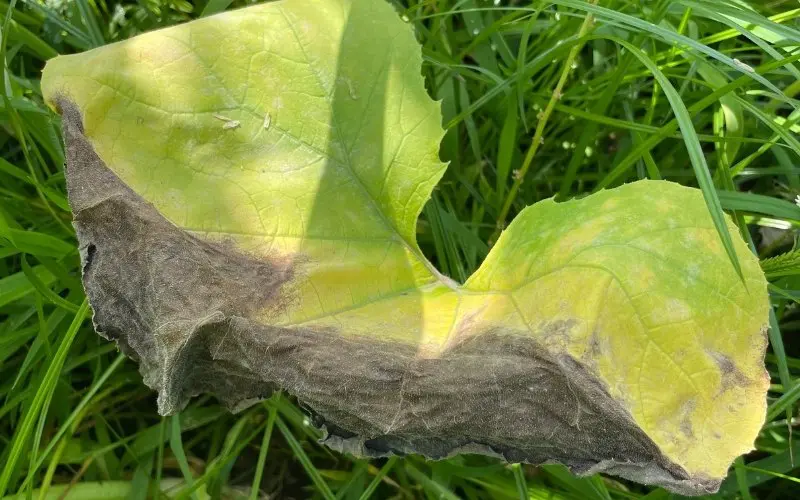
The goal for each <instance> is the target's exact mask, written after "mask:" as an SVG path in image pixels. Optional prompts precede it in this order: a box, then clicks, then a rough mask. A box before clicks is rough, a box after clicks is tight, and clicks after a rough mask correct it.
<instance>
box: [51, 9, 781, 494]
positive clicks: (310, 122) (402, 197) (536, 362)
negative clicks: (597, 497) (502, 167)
mask: <svg viewBox="0 0 800 500" xmlns="http://www.w3.org/2000/svg"><path fill="white" fill-rule="evenodd" d="M421 63H422V59H421V55H420V49H419V46H418V45H417V43H416V41H415V39H414V34H413V32H412V30H411V28H410V26H408V25H406V24H404V23H403V22H401V21H400V20H399V18H398V16H397V15H396V13H395V12H393V10H392V9H391V7H389V5H388V4H385V3H384V2H382V1H381V0H352V1H348V0H325V1H319V2H315V3H314V5H313V7H311V6H308V5H307V3H306V2H302V1H300V0H284V1H282V2H274V3H269V4H265V5H259V6H254V7H249V8H246V9H242V10H237V11H232V12H226V13H223V14H220V15H217V16H212V17H209V18H205V19H201V20H198V21H194V22H192V23H188V24H185V25H182V26H177V27H173V28H169V29H165V30H160V31H156V32H153V33H149V34H145V35H142V36H139V37H136V38H134V39H131V40H128V41H126V42H122V43H118V44H114V45H110V46H107V47H103V48H100V49H96V50H92V51H90V52H86V53H84V54H78V55H72V56H62V57H59V58H56V59H54V60H51V61H50V62H48V65H47V67H46V69H45V72H44V78H43V82H42V87H43V90H44V93H45V96H46V99H47V100H48V102H49V103H50V104H51V105H52V106H53V107H55V108H56V109H57V110H59V111H60V113H61V114H62V118H63V119H62V122H63V126H64V133H65V140H66V144H67V159H68V164H67V172H66V175H67V183H68V194H69V201H70V205H71V208H72V210H73V213H74V214H75V215H74V216H75V221H74V224H75V227H76V232H77V235H78V238H79V243H80V253H81V258H82V262H83V270H84V274H83V279H84V284H85V287H86V291H87V294H88V296H89V299H90V301H91V304H92V306H93V308H94V312H95V314H94V322H95V327H96V329H97V330H98V332H99V333H100V334H102V335H103V336H105V337H107V338H110V339H114V340H116V341H117V342H118V344H119V346H120V348H121V349H122V350H123V351H124V352H125V353H127V354H129V355H130V356H132V357H134V358H135V359H138V360H139V361H140V365H141V371H142V373H143V375H144V380H145V382H146V383H147V384H148V385H149V386H150V387H153V388H154V389H157V390H158V391H159V398H158V404H159V410H160V412H162V413H163V414H172V413H176V412H178V411H180V410H181V409H182V408H184V407H185V405H186V403H187V400H188V399H189V398H190V397H191V396H193V395H195V394H198V393H201V392H213V393H215V394H216V395H217V396H218V397H219V398H220V399H222V400H223V401H224V402H225V403H226V404H227V405H228V406H230V407H232V408H241V407H242V406H245V405H247V404H250V403H251V402H252V401H253V400H254V399H256V398H263V397H266V396H267V395H268V394H269V393H270V392H271V391H273V390H274V389H275V388H282V389H285V390H287V391H288V392H290V393H292V394H294V395H295V396H297V397H298V398H299V399H300V400H301V401H302V402H303V403H304V405H305V407H306V408H308V409H309V410H310V411H311V412H312V413H313V415H312V416H313V421H314V422H315V423H316V424H317V425H319V426H322V427H324V428H325V430H326V434H325V436H324V438H323V442H324V443H325V444H327V445H328V446H330V447H332V448H334V449H337V450H340V451H346V452H350V453H353V454H356V455H365V456H386V455H391V454H405V453H411V452H417V453H421V454H424V455H426V456H428V457H432V458H440V457H445V456H448V455H451V454H454V453H460V452H477V453H484V454H489V455H494V456H500V457H502V458H504V459H506V460H509V461H513V462H522V461H524V462H529V463H542V462H545V461H557V462H561V463H564V464H566V465H568V466H569V467H570V468H571V470H572V471H573V472H576V473H580V474H591V473H594V472H598V471H606V472H609V473H612V474H616V475H619V476H622V477H626V478H630V479H634V480H637V481H640V482H645V483H650V484H659V485H663V486H665V487H667V488H669V489H671V490H672V491H676V492H680V493H688V494H699V493H704V492H710V491H714V490H716V488H718V486H719V484H720V481H721V479H722V478H723V477H725V475H726V471H727V468H728V467H729V465H730V464H731V462H732V461H733V459H734V458H735V457H736V456H737V455H739V454H741V453H744V452H747V451H748V450H750V449H751V448H752V445H753V440H754V438H755V436H756V435H757V433H758V430H759V428H760V426H761V424H762V422H763V420H764V416H765V412H766V400H765V393H766V390H767V387H768V384H769V379H768V377H767V374H766V371H765V369H764V365H763V356H764V349H765V345H766V339H765V329H766V324H767V320H768V310H769V303H768V296H767V290H766V281H765V279H764V275H763V273H762V271H761V269H760V268H759V264H758V260H757V259H756V258H755V256H754V255H752V254H751V253H750V252H749V249H748V248H747V246H746V245H745V243H744V242H743V241H742V240H741V238H740V237H739V236H738V232H737V231H736V230H735V229H736V228H735V226H733V223H732V222H731V221H730V219H729V218H724V219H721V220H722V221H723V222H722V224H723V227H724V226H725V225H726V224H727V227H728V229H729V232H730V234H731V242H732V243H731V245H732V246H731V250H732V251H734V252H735V254H736V257H737V258H738V261H739V262H740V264H741V270H742V276H743V279H740V277H739V276H738V275H737V273H736V271H735V269H734V268H733V266H731V265H730V261H729V258H728V254H727V253H726V250H725V248H724V247H723V246H722V244H721V242H720V239H719V237H718V235H717V231H716V229H715V225H714V221H713V220H712V218H711V216H710V215H709V212H708V209H707V208H706V205H705V203H704V199H703V196H702V193H701V192H700V191H698V190H696V189H690V188H685V187H681V186H679V185H677V184H673V183H669V182H665V181H641V182H637V183H633V184H628V185H625V186H622V187H620V188H617V189H613V190H607V191H601V192H599V193H597V194H594V195H592V196H589V197H587V198H584V199H580V200H573V201H569V202H565V203H556V202H555V201H553V200H546V201H543V202H540V203H537V204H536V205H533V206H531V207H528V208H527V209H525V210H524V211H523V212H522V213H520V214H519V215H518V216H517V218H516V220H514V221H513V223H512V224H511V225H510V226H509V228H508V229H507V230H506V231H505V232H504V233H503V234H502V235H501V237H500V239H499V240H498V242H497V244H496V245H495V246H494V248H492V250H491V252H490V253H489V255H488V256H487V258H486V261H485V262H484V263H483V265H482V266H481V267H480V269H479V270H478V271H477V272H476V273H475V274H474V275H472V276H471V277H470V278H469V279H468V280H467V281H466V283H465V284H464V285H459V284H457V283H455V282H453V281H452V280H451V279H449V278H447V277H445V276H443V275H442V274H441V273H439V272H438V271H437V270H436V269H435V268H434V267H433V266H432V265H431V263H430V262H428V261H427V259H426V258H425V257H424V256H423V255H422V252H421V251H420V249H419V247H418V245H417V242H416V223H417V218H418V216H419V214H420V212H421V210H422V207H423V205H424V204H425V202H426V201H427V200H428V199H429V197H430V195H431V191H432V190H433V188H434V186H435V185H436V183H437V181H438V180H439V179H440V177H441V176H442V174H443V172H444V170H445V165H444V164H443V163H441V162H440V161H439V159H438V154H437V152H438V147H439V142H440V140H441V138H442V137H443V130H442V128H441V124H440V122H441V112H440V107H439V104H438V103H436V102H434V101H432V100H431V99H430V98H429V97H428V95H427V94H426V92H425V87H424V85H423V80H422V77H421V75H420V72H421ZM232 123H235V126H233V125H231V124H232Z"/></svg>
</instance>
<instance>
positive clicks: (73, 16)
mask: <svg viewBox="0 0 800 500" xmlns="http://www.w3.org/2000/svg"><path fill="white" fill-rule="evenodd" d="M245 3H246V2H242V1H236V2H233V3H232V2H231V1H230V0H208V2H204V1H202V0H201V1H199V2H196V3H191V2H188V1H186V0H139V1H138V2H132V1H126V2H121V3H116V2H110V1H109V2H106V1H104V0H71V1H67V0H47V1H39V0H24V1H16V2H13V1H12V2H7V1H5V0H0V15H2V16H3V23H2V43H1V44H0V56H1V57H2V61H3V62H4V64H3V65H2V68H0V76H1V77H2V78H0V86H2V102H0V124H1V125H2V127H0V155H1V156H2V158H1V159H0V498H7V497H6V495H10V496H11V498H64V497H66V498H77V499H92V498H131V499H137V498H140V499H143V498H158V497H164V496H167V497H170V498H195V499H203V498H268V497H269V498H312V497H314V498H319V497H322V498H345V499H358V498H368V497H370V495H372V496H373V497H374V498H390V497H391V498H470V499H471V498H511V499H514V498H537V499H538V498H552V499H572V498H574V499H581V500H583V499H606V500H607V499H610V498H615V499H617V498H619V499H627V498H648V499H666V498H670V497H672V496H674V495H670V494H668V493H666V492H665V491H663V490H660V489H652V488H647V487H643V486H639V485H635V484H632V483H626V482H622V481H618V480H615V479H611V478H606V477H600V476H596V477H591V478H582V479H581V478H576V477H574V476H572V475H570V474H569V473H568V472H567V471H566V470H565V469H564V468H562V467H560V466H543V467H530V466H519V465H511V466H509V465H505V464H501V463H499V462H497V461H495V460H492V459H488V458H485V457H477V456H460V457H456V458H453V459H450V460H447V461H441V462H427V461H425V460H423V459H420V458H418V457H407V458H403V459H397V458H392V459H389V460H375V461H364V460H354V459H352V458H348V457H344V456H340V455H336V454H334V453H332V452H330V451H328V450H326V449H325V448H322V447H321V446H319V445H317V444H316V442H315V441H316V438H317V437H318V436H317V432H316V431H315V430H314V429H313V428H312V427H311V426H309V424H308V421H307V420H306V419H305V417H304V415H303V414H302V413H301V412H300V410H298V408H297V406H295V404H294V403H293V401H292V400H291V399H290V398H287V397H282V396H280V395H277V396H275V397H273V398H272V399H270V400H269V401H266V402H263V403H262V404H259V405H257V406H254V407H252V408H250V409H248V410H246V411H244V412H242V413H240V414H238V415H231V414H229V413H227V412H226V411H224V410H223V409H222V408H221V407H220V406H219V405H218V404H217V402H216V401H215V400H214V399H213V398H209V397H201V398H198V399H196V400H195V401H193V402H192V403H191V404H190V405H189V407H188V408H186V410H185V411H183V412H182V413H181V414H180V415H177V416H174V417H167V418H162V417H159V416H158V415H157V414H156V410H155V397H154V394H153V393H152V392H151V391H149V390H148V389H147V388H146V387H145V386H144V385H143V384H142V382H141V377H140V376H139V374H138V372H137V367H136V365H135V363H133V362H131V361H130V360H127V359H125V358H124V357H123V356H121V355H120V354H119V353H118V352H117V350H116V348H115V346H114V345H113V344H112V343H108V342H105V341H103V340H102V339H100V338H99V337H98V336H97V335H96V334H95V333H94V332H93V330H92V327H91V324H90V322H89V321H88V316H90V311H89V310H88V309H87V306H86V304H85V302H84V296H83V290H82V287H81V284H80V276H79V261H78V255H77V251H76V249H75V238H74V233H73V231H72V228H71V226H70V217H71V216H70V211H69V206H68V204H67V201H66V197H65V191H64V175H63V168H62V166H63V163H64V151H63V146H62V144H61V138H60V129H59V121H58V118H57V117H56V116H54V115H53V114H52V113H51V112H50V111H49V110H48V109H47V108H46V107H45V106H44V104H43V103H42V98H41V94H40V90H39V81H38V79H39V76H40V70H41V68H42V66H43V64H44V61H46V60H47V59H49V58H51V57H54V56H55V55H56V54H58V53H72V52H78V51H83V50H87V49H90V48H92V47H95V46H99V45H102V44H105V43H108V42H112V41H116V40H122V39H125V38H128V37H130V36H133V35H135V34H136V33H139V32H142V31H146V30H150V29H154V28H157V27H160V26H166V25H170V24H175V23H178V22H182V21H187V20H190V19H193V18H196V17H199V16H202V15H208V14H211V13H214V12H218V11H220V10H223V9H226V8H234V7H239V6H242V5H244V4H245ZM395 3H396V5H397V7H398V10H399V11H401V13H404V15H405V17H406V18H407V19H408V21H409V22H411V23H413V24H414V26H415V28H416V30H417V33H418V35H419V40H420V42H421V43H422V45H423V53H424V59H425V65H424V68H423V71H424V75H425V77H426V80H427V85H428V90H429V92H430V93H431V95H432V96H434V97H435V98H437V99H443V100H444V102H443V111H444V123H445V127H446V128H447V130H448V133H447V136H446V137H445V140H444V142H443V144H442V149H441V155H442V157H443V158H444V159H445V160H448V161H449V162H450V166H449V169H448V171H447V174H446V175H445V178H444V179H443V181H442V182H441V184H440V185H439V187H438V188H437V189H436V190H435V192H434V195H433V197H432V199H431V201H430V202H429V203H428V205H427V206H426V208H425V210H424V213H423V216H422V218H421V220H420V224H419V239H420V242H421V245H422V248H423V250H424V251H425V252H426V254H427V255H428V256H429V258H430V259H431V260H432V261H433V262H434V263H435V264H436V265H437V266H438V268H439V269H440V270H441V271H443V272H444V273H445V274H448V275H450V276H451V277H453V278H454V279H456V280H459V281H463V280H464V279H465V278H466V277H467V276H469V274H470V273H471V272H472V271H473V270H475V269H476V268H477V266H478V265H479V264H480V262H481V260H482V259H483V257H484V256H485V255H486V253H487V251H488V249H489V247H490V245H491V242H492V241H493V240H494V239H495V238H496V234H497V230H498V227H502V225H503V224H504V223H507V222H508V221H510V220H511V219H512V218H513V215H514V214H515V213H516V212H518V211H519V210H520V209H521V208H522V207H524V206H525V205H528V204H531V203H534V202H536V201H537V200H541V199H543V198H546V197H550V196H554V195H555V196H558V197H560V198H566V197H571V196H577V195H582V194H586V193H590V192H592V191H594V190H597V189H600V188H603V187H610V186H614V185H618V184H620V183H622V182H626V181H630V180H633V179H637V178H645V177H647V178H665V179H669V180H673V181H677V182H681V183H683V184H687V185H694V186H699V187H700V188H702V189H703V192H704V194H705V195H706V199H707V200H708V204H709V210H711V213H712V215H714V216H716V217H720V214H721V213H722V210H723V209H725V210H726V211H728V212H729V213H732V214H733V215H734V217H735V220H736V221H737V222H738V223H739V226H740V228H741V230H742V233H743V235H744V236H745V237H746V238H748V239H749V240H750V242H751V244H752V247H753V249H754V251H756V252H757V253H758V255H759V256H760V257H761V258H762V262H763V266H764V269H765V271H766V272H767V275H768V277H769V278H770V281H771V285H770V293H771V295H772V299H773V303H774V306H775V307H774V314H773V315H772V317H771V318H770V323H771V330H770V351H769V353H768V354H767V358H766V362H767V368H768V369H769V371H770V374H771V375H772V386H771V388H770V393H769V405H770V406H769V414H768V419H767V422H766V423H765V425H764V428H763V430H762V432H761V434H760V436H759V438H758V440H757V442H756V451H754V452H752V453H750V454H749V455H748V456H745V457H743V458H742V459H739V460H737V462H736V463H735V464H734V466H733V467H732V468H731V471H730V474H729V477H728V478H727V479H726V480H725V482H724V483H723V485H722V488H721V490H720V493H719V494H718V496H719V497H728V498H733V497H737V498H743V499H749V498H763V499H777V498H798V497H800V486H799V485H798V484H797V483H798V482H800V481H798V479H797V478H796V477H793V470H794V471H795V472H796V469H795V462H794V458H795V457H797V456H800V445H798V444H797V442H798V441H797V440H795V441H794V444H792V443H793V442H792V438H791V428H792V426H796V425H797V417H794V415H795V414H796V413H797V408H796V403H797V400H798V398H800V383H797V377H798V375H800V340H798V338H797V332H798V329H800V314H798V312H797V311H798V310H797V307H796V302H797V300H798V298H800V280H799V279H798V277H797V276H798V275H799V274H800V253H793V252H792V250H793V248H794V247H795V244H796V237H797V231H796V230H797V227H798V224H800V207H798V205H797V204H796V203H795V200H796V199H797V197H798V195H800V166H798V159H799V158H800V141H798V137H797V132H798V130H800V111H798V104H799V103H800V101H797V100H795V98H794V97H795V95H796V94H797V93H798V92H800V69H799V66H800V50H798V49H799V48H800V30H798V21H797V19H798V18H800V8H798V7H800V6H799V5H798V4H797V2H794V1H781V0H775V1H759V2H756V1H751V2H749V3H748V2H746V1H744V0H715V1H707V0H676V1H669V0H648V1H642V2H638V1H634V0H601V1H599V2H596V1H588V2H587V1H580V0H553V1H549V2H541V1H533V2H529V1H513V0H511V1H508V0H503V1H488V0H480V1H479V0H460V1H458V0H428V1H422V2H417V1H414V0H409V1H408V2H403V3H402V4H401V3H400V2H395ZM787 252H788V253H787ZM779 254H786V255H784V256H783V257H779V258H772V259H770V257H774V256H776V255H779ZM723 334H724V332H720V335H723Z"/></svg>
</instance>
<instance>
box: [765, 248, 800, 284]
mask: <svg viewBox="0 0 800 500" xmlns="http://www.w3.org/2000/svg"><path fill="white" fill-rule="evenodd" d="M761 269H763V270H764V274H766V275H767V277H768V278H769V279H775V278H780V277H783V276H794V275H796V274H800V251H797V250H793V251H791V252H786V253H784V254H781V255H776V256H775V257H770V258H769V259H764V260H762V261H761Z"/></svg>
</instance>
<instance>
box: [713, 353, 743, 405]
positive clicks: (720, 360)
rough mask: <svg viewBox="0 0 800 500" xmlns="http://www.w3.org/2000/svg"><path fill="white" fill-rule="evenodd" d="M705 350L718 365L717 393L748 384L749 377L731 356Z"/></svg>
mask: <svg viewBox="0 0 800 500" xmlns="http://www.w3.org/2000/svg"><path fill="white" fill-rule="evenodd" d="M706 352H707V354H708V355H709V356H711V358H712V359H714V361H715V362H716V363H717V366H718V367H719V371H720V377H721V383H720V389H719V394H722V393H723V392H725V391H728V390H730V389H733V388H735V387H743V386H746V385H750V383H751V382H750V379H748V378H747V377H746V376H745V374H744V373H742V371H741V370H739V368H738V367H737V366H736V364H735V363H734V362H733V360H732V359H731V358H729V357H728V356H726V355H725V354H723V353H721V352H717V351H712V350H707V351H706Z"/></svg>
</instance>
